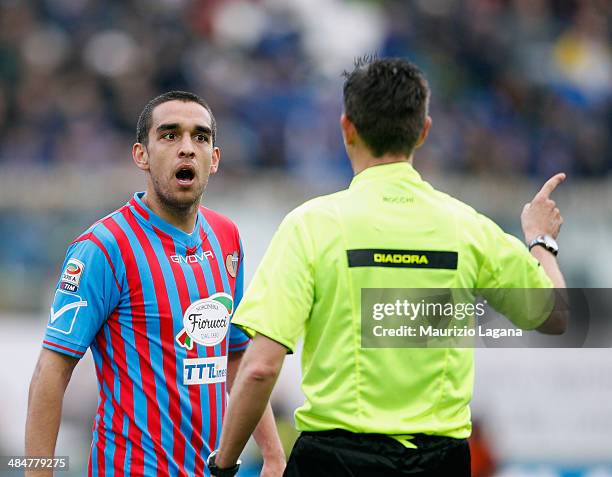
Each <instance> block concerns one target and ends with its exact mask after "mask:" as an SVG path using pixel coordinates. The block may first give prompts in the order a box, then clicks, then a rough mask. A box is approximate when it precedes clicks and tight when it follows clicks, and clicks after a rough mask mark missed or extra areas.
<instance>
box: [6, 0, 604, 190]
mask: <svg viewBox="0 0 612 477" xmlns="http://www.w3.org/2000/svg"><path fill="white" fill-rule="evenodd" d="M610 13H611V7H610V2H609V1H608V0H580V1H579V0H415V1H410V2H406V1H351V2H346V1H340V0H291V1H289V0H285V1H284V0H257V1H256V0H253V1H247V0H193V1H191V0H134V1H122V0H30V1H22V0H0V144H1V145H0V165H2V166H3V167H5V168H11V167H18V168H23V167H26V166H29V165H33V166H40V165H44V166H54V165H61V164H70V165H71V166H72V165H78V166H83V167H86V168H88V169H89V168H92V167H94V168H98V167H105V166H106V165H109V164H112V163H117V162H121V161H125V160H128V159H129V151H130V148H131V144H132V142H133V140H134V128H135V122H136V119H137V116H138V114H139V112H140V111H141V109H142V107H143V105H144V104H145V103H146V101H148V100H149V99H150V98H151V97H153V96H155V95H156V94H158V93H160V92H162V91H165V90H170V89H186V90H192V91H194V92H197V93H199V94H201V95H203V96H204V97H205V98H206V99H207V100H208V101H209V102H210V103H211V106H212V107H213V111H214V112H215V114H216V116H217V120H218V124H219V138H220V144H221V145H222V147H223V149H224V161H225V162H224V168H225V171H226V172H229V171H230V170H231V171H233V172H235V173H241V172H245V171H251V170H253V169H255V168H278V169H281V170H283V171H286V172H288V173H292V174H296V175H298V174H299V177H301V178H304V179H305V180H312V181H317V180H320V179H321V177H322V176H325V175H329V176H332V175H335V174H337V173H338V172H339V171H340V172H341V173H343V174H346V175H347V176H348V175H349V174H350V170H349V168H348V163H346V161H345V158H344V152H343V150H342V144H341V140H340V135H339V130H338V127H337V117H338V113H339V111H340V109H341V94H340V85H341V81H342V78H341V77H340V75H341V72H342V71H343V70H344V69H346V68H350V67H351V62H352V58H354V57H355V56H357V55H361V54H364V53H368V52H377V53H378V54H379V55H382V56H389V55H394V56H406V57H408V58H410V59H412V60H413V61H415V62H416V63H417V64H419V65H420V66H421V67H422V68H423V69H424V70H425V71H426V73H427V75H428V77H429V79H430V82H431V85H432V89H433V98H432V117H433V118H434V129H433V131H432V135H431V142H430V145H429V147H428V148H427V153H426V155H427V157H431V158H433V159H435V161H432V162H434V163H435V164H436V166H435V167H437V168H443V169H444V170H453V171H459V172H476V173H478V172H488V171H492V172H495V173H496V174H499V173H500V171H501V172H502V173H503V174H517V175H524V174H527V175H531V176H536V177H540V176H545V175H547V174H550V173H552V172H556V171H558V170H566V171H568V172H570V173H572V175H573V176H574V177H575V176H577V175H582V176H595V175H597V176H601V175H604V174H606V173H607V172H609V171H610V169H612V156H611V154H610V150H611V148H610V131H611V129H612V115H610V104H611V97H612V94H611V93H612V55H611V51H610V40H611V34H612V29H611V28H610Z"/></svg>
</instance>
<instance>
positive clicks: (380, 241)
mask: <svg viewBox="0 0 612 477" xmlns="http://www.w3.org/2000/svg"><path fill="white" fill-rule="evenodd" d="M376 249H380V250H420V251H444V252H451V253H452V255H453V256H456V262H455V263H456V266H455V267H447V268H392V267H377V266H371V267H370V266H365V267H364V266H359V267H351V266H349V265H350V264H349V262H350V259H349V256H350V252H349V251H355V250H376ZM373 265H375V264H373ZM550 287H552V283H551V282H550V280H549V278H548V277H547V276H546V274H545V273H544V271H543V269H542V268H541V267H540V266H539V263H538V262H537V261H536V260H535V259H534V258H533V257H532V256H531V255H530V254H529V252H528V251H527V249H526V247H525V246H524V245H523V243H522V242H521V241H519V240H518V239H517V238H515V237H513V236H511V235H508V234H506V233H504V232H503V231H502V230H501V229H500V228H499V227H498V226H497V225H496V224H495V223H494V222H492V221H491V220H489V219H488V218H486V217H484V216H483V215H481V214H479V213H477V212H476V211H475V210H474V209H472V208H471V207H469V206H467V205H465V204H463V203H462V202H460V201H458V200H456V199H454V198H452V197H450V196H448V195H446V194H443V193H441V192H438V191H436V190H435V189H433V188H432V187H431V186H430V185H429V184H428V183H427V182H425V181H423V180H422V179H421V177H420V175H419V174H418V173H417V172H416V171H415V169H414V168H413V167H412V165H411V164H409V163H408V162H399V163H392V164H385V165H379V166H374V167H370V168H368V169H366V170H365V171H363V172H361V173H360V174H358V175H357V176H355V178H354V180H353V182H352V183H351V185H350V187H349V188H348V189H347V190H343V191H341V192H338V193H336V194H332V195H328V196H324V197H319V198H316V199H314V200H311V201H309V202H307V203H305V204H303V205H302V206H300V207H298V208H297V209H295V210H294V211H292V212H291V213H290V214H288V215H287V217H286V218H285V219H284V221H283V222H282V224H281V225H280V227H279V229H278V231H277V232H276V234H275V236H274V238H273V240H272V242H271V244H270V246H269V248H268V250H267V252H266V254H265V256H264V258H263V260H262V262H261V264H260V265H259V268H258V270H257V272H256V274H255V276H254V278H253V281H252V283H251V285H250V287H249V288H248V290H247V292H246V294H245V296H244V299H243V300H242V303H241V305H240V306H239V308H238V310H237V312H236V315H235V316H234V318H233V323H234V324H236V325H240V326H242V327H243V328H244V329H245V330H246V331H247V332H248V333H250V334H251V335H254V334H256V333H261V334H263V335H265V336H267V337H269V338H271V339H273V340H275V341H277V342H278V343H281V344H283V345H284V346H286V347H287V348H288V349H289V350H291V351H293V350H295V348H296V344H297V342H298V340H299V339H300V338H301V337H303V339H304V349H303V353H302V370H303V380H302V388H303V392H304V395H305V403H304V405H303V406H301V407H300V408H299V409H298V410H297V411H296V414H295V419H296V425H297V428H298V430H301V431H322V430H329V429H346V430H348V431H352V432H358V433H378V434H387V435H390V436H392V437H395V438H397V439H398V440H400V441H403V442H404V444H405V445H408V446H410V445H411V444H410V443H409V442H408V441H407V440H406V439H409V438H408V437H407V436H409V435H411V434H415V433H424V434H433V435H440V436H448V437H454V438H466V437H468V436H469V434H470V431H471V422H470V410H469V402H470V400H471V397H472V388H473V375H474V363H473V350H472V349H453V348H437V349H436V348H429V349H427V348H407V349H404V348H401V349H398V348H385V349H364V348H362V347H361V333H360V331H361V330H360V326H361V310H360V300H361V289H362V288H469V289H472V288H550ZM508 317H509V318H510V319H511V320H512V321H513V322H515V324H517V325H518V326H520V327H523V328H535V327H537V326H539V325H540V324H541V322H543V321H544V320H545V319H546V317H547V315H546V316H543V317H542V318H541V320H540V321H539V322H537V323H522V322H521V318H520V314H517V315H516V316H515V317H512V316H508Z"/></svg>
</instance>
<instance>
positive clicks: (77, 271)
mask: <svg viewBox="0 0 612 477" xmlns="http://www.w3.org/2000/svg"><path fill="white" fill-rule="evenodd" d="M84 269H85V265H84V264H83V262H81V261H80V260H77V259H76V258H71V259H69V260H68V263H67V264H66V268H64V271H63V272H62V279H61V281H60V288H61V289H62V290H66V291H68V292H70V293H75V292H76V291H77V290H78V289H79V283H81V277H82V276H83V270H84Z"/></svg>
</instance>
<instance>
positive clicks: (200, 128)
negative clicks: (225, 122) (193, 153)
mask: <svg viewBox="0 0 612 477" xmlns="http://www.w3.org/2000/svg"><path fill="white" fill-rule="evenodd" d="M193 131H194V132H197V133H203V134H208V135H209V136H210V135H211V134H212V129H210V128H209V127H208V126H200V125H197V126H195V127H194V128H193Z"/></svg>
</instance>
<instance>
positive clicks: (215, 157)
mask: <svg viewBox="0 0 612 477" xmlns="http://www.w3.org/2000/svg"><path fill="white" fill-rule="evenodd" d="M219 162H221V149H219V148H218V147H213V151H212V161H211V163H210V174H211V175H213V174H216V173H217V171H218V170H219Z"/></svg>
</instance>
